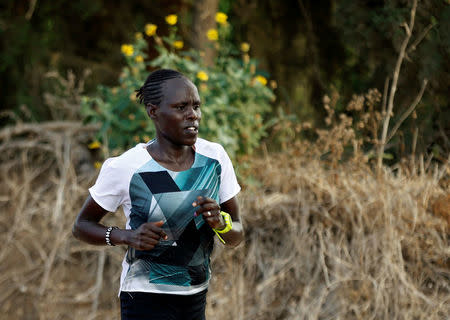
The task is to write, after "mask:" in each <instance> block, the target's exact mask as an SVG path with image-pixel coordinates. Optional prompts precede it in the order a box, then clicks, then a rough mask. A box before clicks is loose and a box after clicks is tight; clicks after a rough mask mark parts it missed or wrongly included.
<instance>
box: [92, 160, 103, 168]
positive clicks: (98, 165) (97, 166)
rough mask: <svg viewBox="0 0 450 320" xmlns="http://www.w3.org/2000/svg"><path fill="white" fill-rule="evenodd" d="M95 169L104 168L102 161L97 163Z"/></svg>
mask: <svg viewBox="0 0 450 320" xmlns="http://www.w3.org/2000/svg"><path fill="white" fill-rule="evenodd" d="M94 167H95V169H100V168H101V167H102V163H101V162H100V161H95V162H94Z"/></svg>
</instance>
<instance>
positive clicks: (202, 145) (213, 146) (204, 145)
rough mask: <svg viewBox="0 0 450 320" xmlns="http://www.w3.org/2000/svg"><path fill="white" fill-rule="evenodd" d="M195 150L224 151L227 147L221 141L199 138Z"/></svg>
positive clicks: (200, 151)
mask: <svg viewBox="0 0 450 320" xmlns="http://www.w3.org/2000/svg"><path fill="white" fill-rule="evenodd" d="M195 151H196V152H199V153H202V152H206V153H213V154H215V153H223V152H225V149H224V148H223V146H222V145H221V144H220V143H217V142H212V141H209V140H206V139H202V138H197V141H196V142H195Z"/></svg>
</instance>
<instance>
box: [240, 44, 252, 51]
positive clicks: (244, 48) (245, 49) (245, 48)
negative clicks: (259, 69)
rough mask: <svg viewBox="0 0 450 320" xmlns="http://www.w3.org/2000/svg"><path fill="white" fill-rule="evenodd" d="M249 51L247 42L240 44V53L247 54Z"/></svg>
mask: <svg viewBox="0 0 450 320" xmlns="http://www.w3.org/2000/svg"><path fill="white" fill-rule="evenodd" d="M249 50H250V44H249V43H248V42H242V43H241V51H242V52H248V51H249Z"/></svg>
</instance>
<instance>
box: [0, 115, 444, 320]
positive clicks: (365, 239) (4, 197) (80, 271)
mask: <svg viewBox="0 0 450 320" xmlns="http://www.w3.org/2000/svg"><path fill="white" fill-rule="evenodd" d="M94 129H95V128H88V127H83V126H81V125H80V124H79V123H67V122H54V123H47V124H41V125H25V124H22V125H17V126H16V127H13V128H9V129H4V130H3V131H1V132H0V139H1V145H0V150H1V152H0V158H1V165H0V175H1V184H0V208H1V213H2V214H1V215H0V230H1V232H0V241H1V243H2V246H1V249H0V268H1V276H0V305H1V311H2V315H3V316H2V317H1V318H5V319H119V316H118V314H119V305H118V299H117V290H118V281H119V274H120V262H121V259H122V257H123V254H124V248H119V247H115V248H107V247H95V246H90V245H86V244H83V243H81V242H79V241H77V240H75V239H74V238H73V237H72V236H71V227H72V223H73V221H74V218H75V216H76V214H77V212H78V210H79V209H80V207H81V205H82V202H83V200H84V198H85V197H86V195H87V188H88V187H89V186H90V185H91V184H92V183H93V181H94V180H95V176H96V171H95V169H93V166H92V159H91V158H90V155H89V154H88V153H86V148H85V145H86V144H87V142H88V141H89V138H90V137H91V135H92V132H93V130H94ZM337 136H339V135H338V134H334V135H332V137H333V138H336V137H337ZM335 143H336V144H337V143H338V142H336V141H335ZM318 145H319V144H318ZM311 147H312V145H302V144H298V145H295V146H292V147H291V148H290V150H288V151H285V152H282V153H279V154H268V153H266V154H265V155H264V156H262V157H254V158H251V159H247V161H248V163H250V164H251V172H252V173H253V175H254V178H255V179H257V180H258V181H259V185H258V186H256V187H247V188H245V190H244V191H243V192H242V193H241V195H240V197H239V198H240V204H241V207H242V216H243V220H244V225H245V230H246V240H245V242H244V243H243V244H242V245H241V246H240V247H239V248H237V249H226V248H223V247H222V246H221V245H218V246H217V248H216V251H215V253H214V257H213V263H212V267H213V280H212V283H211V287H210V292H209V298H208V309H207V314H208V316H209V318H210V319H217V320H221V319H229V318H232V319H446V318H448V315H449V314H450V308H449V306H450V301H449V300H450V292H449V290H450V286H449V284H450V268H449V267H450V260H449V256H450V255H449V253H450V249H449V233H448V230H449V225H448V223H447V221H446V220H445V218H442V217H441V216H437V215H435V214H433V210H432V208H433V205H434V204H435V202H436V201H437V200H436V199H444V198H442V196H444V195H447V194H448V193H449V184H448V171H449V168H448V166H447V167H446V166H440V167H437V166H436V167H434V168H431V166H429V168H428V170H426V169H427V168H426V162H425V164H424V165H422V171H421V169H420V167H421V166H420V165H417V168H416V169H413V168H412V167H411V165H410V166H406V165H403V166H398V167H397V168H396V169H389V168H385V169H384V171H383V173H382V174H381V175H376V174H375V173H373V171H372V170H371V169H370V166H369V165H368V164H367V163H365V162H364V161H359V160H357V158H356V157H353V158H352V159H350V160H348V161H346V162H345V163H341V162H333V161H331V162H327V163H325V162H324V161H320V160H318V158H317V157H316V155H315V154H314V152H311V149H310V148H311ZM416 163H420V161H417V162H416ZM440 197H441V198H440ZM439 201H444V202H443V203H441V206H440V207H444V208H445V205H448V203H446V202H445V200H439ZM447 201H448V199H447ZM443 212H444V215H445V211H443ZM447 214H448V212H447ZM123 222H124V221H123V218H122V217H121V213H120V212H118V213H117V214H115V215H113V214H112V215H110V216H108V217H107V221H106V222H105V223H106V224H119V225H123Z"/></svg>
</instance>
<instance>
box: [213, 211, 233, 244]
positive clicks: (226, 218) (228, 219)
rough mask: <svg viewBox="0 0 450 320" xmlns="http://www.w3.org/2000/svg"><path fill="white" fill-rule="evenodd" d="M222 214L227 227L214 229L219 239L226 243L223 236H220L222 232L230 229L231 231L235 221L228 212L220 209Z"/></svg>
mask: <svg viewBox="0 0 450 320" xmlns="http://www.w3.org/2000/svg"><path fill="white" fill-rule="evenodd" d="M220 214H221V215H222V217H223V220H224V221H225V228H223V229H213V231H214V232H215V233H216V235H217V237H218V238H219V240H220V241H221V242H222V243H225V240H223V238H222V237H221V236H220V234H221V233H222V234H223V233H227V232H228V231H230V230H231V229H232V228H233V222H232V221H231V216H230V215H229V214H228V213H226V212H223V211H220Z"/></svg>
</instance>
